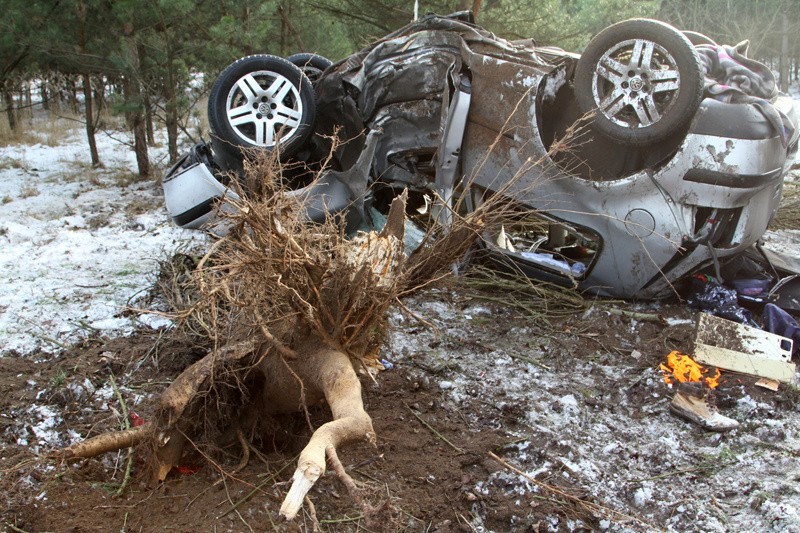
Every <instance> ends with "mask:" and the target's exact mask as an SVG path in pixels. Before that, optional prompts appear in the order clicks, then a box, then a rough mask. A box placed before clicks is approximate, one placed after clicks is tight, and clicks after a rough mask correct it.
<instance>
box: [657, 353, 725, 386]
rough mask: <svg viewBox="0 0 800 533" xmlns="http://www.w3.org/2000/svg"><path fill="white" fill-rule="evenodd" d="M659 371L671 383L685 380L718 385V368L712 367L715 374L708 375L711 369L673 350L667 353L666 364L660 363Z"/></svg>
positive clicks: (666, 381) (665, 380)
mask: <svg viewBox="0 0 800 533" xmlns="http://www.w3.org/2000/svg"><path fill="white" fill-rule="evenodd" d="M660 368H661V372H663V373H664V382H665V383H668V384H672V383H673V382H674V381H680V382H681V383H685V382H687V381H697V382H705V384H706V385H708V386H709V388H712V389H714V388H716V387H717V386H718V385H719V376H720V371H719V369H718V368H717V369H714V370H715V374H714V375H713V376H708V375H706V374H708V373H709V372H710V371H711V369H709V368H706V367H704V366H702V365H699V364H697V363H696V362H694V360H693V359H692V358H691V357H689V356H688V355H686V354H684V353H681V352H678V351H674V352H671V353H670V354H669V355H667V364H664V363H661V366H660Z"/></svg>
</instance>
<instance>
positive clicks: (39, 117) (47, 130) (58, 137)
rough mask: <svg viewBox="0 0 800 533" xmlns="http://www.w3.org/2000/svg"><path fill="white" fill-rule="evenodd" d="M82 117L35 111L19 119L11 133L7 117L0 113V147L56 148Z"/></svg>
mask: <svg viewBox="0 0 800 533" xmlns="http://www.w3.org/2000/svg"><path fill="white" fill-rule="evenodd" d="M80 120H82V117H80V116H75V115H71V114H63V113H62V114H61V115H55V114H53V113H50V112H48V111H38V110H37V111H35V112H34V113H33V114H32V115H23V116H22V117H20V120H19V123H18V124H17V128H16V129H15V130H14V131H12V130H11V128H9V126H8V117H7V116H6V115H5V113H0V147H5V146H12V145H34V144H43V145H45V146H58V144H59V143H61V142H62V141H63V140H64V139H66V138H67V137H68V136H69V135H71V134H72V133H73V132H74V130H75V125H76V121H80Z"/></svg>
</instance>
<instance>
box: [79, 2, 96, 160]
mask: <svg viewBox="0 0 800 533" xmlns="http://www.w3.org/2000/svg"><path fill="white" fill-rule="evenodd" d="M78 19H79V21H80V25H79V27H78V39H79V42H78V45H79V46H80V50H81V54H84V55H85V54H86V6H85V4H84V3H83V2H80V3H79V4H78ZM81 78H82V79H83V110H84V115H85V117H86V139H87V140H88V141H89V155H90V157H91V158H92V166H93V167H99V166H100V154H98V153H97V141H96V139H95V138H94V109H93V105H92V78H91V77H90V75H89V72H88V71H84V72H83V74H82V75H81Z"/></svg>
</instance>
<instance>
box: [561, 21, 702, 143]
mask: <svg viewBox="0 0 800 533" xmlns="http://www.w3.org/2000/svg"><path fill="white" fill-rule="evenodd" d="M575 93H576V98H577V100H578V105H579V106H580V108H581V111H582V112H584V113H588V112H594V113H595V116H594V120H593V122H592V124H593V125H594V127H595V129H597V130H598V131H600V132H601V133H603V134H605V135H606V136H608V137H609V138H611V139H612V140H614V141H618V142H622V143H627V144H633V145H645V144H652V143H655V142H658V141H660V140H662V139H665V138H666V137H669V136H670V135H672V134H674V133H676V132H677V131H679V130H680V129H681V128H683V127H684V126H685V125H686V124H687V123H688V121H689V120H690V119H691V118H692V117H693V116H694V115H695V113H696V112H697V109H698V107H699V106H700V100H701V99H702V97H703V75H702V67H701V63H700V58H699V56H698V55H697V52H696V51H695V49H694V47H693V46H692V44H691V43H690V42H689V40H688V39H687V38H686V37H685V36H684V35H683V34H682V33H681V32H679V31H678V30H676V29H675V28H673V27H672V26H670V25H668V24H665V23H663V22H659V21H657V20H649V19H631V20H626V21H623V22H619V23H617V24H614V25H612V26H609V27H608V28H606V29H605V30H603V31H601V32H600V33H598V34H597V35H596V36H595V37H594V38H593V39H592V40H591V41H590V42H589V45H588V46H587V47H586V51H585V52H584V53H583V54H582V55H581V58H580V60H579V61H578V66H577V67H576V70H575Z"/></svg>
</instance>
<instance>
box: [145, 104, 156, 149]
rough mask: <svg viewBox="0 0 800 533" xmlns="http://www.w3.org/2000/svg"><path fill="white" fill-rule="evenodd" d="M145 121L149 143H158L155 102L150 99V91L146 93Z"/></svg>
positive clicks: (151, 144) (152, 144) (149, 144)
mask: <svg viewBox="0 0 800 533" xmlns="http://www.w3.org/2000/svg"><path fill="white" fill-rule="evenodd" d="M144 123H145V128H146V132H147V145H148V146H155V145H156V135H155V131H154V128H153V103H152V102H151V101H150V93H149V92H147V91H145V93H144Z"/></svg>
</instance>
